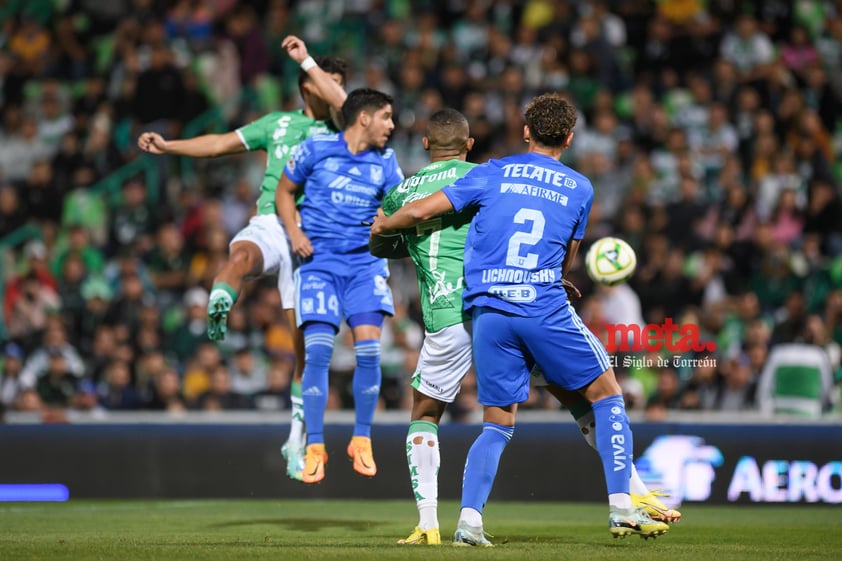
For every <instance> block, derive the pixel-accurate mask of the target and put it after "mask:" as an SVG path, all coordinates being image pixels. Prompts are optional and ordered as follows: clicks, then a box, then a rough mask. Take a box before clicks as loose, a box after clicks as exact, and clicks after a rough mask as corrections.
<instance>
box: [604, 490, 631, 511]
mask: <svg viewBox="0 0 842 561" xmlns="http://www.w3.org/2000/svg"><path fill="white" fill-rule="evenodd" d="M608 506H610V507H611V508H621V509H623V510H631V508H632V502H631V496H629V495H628V494H626V493H611V494H610V495H608Z"/></svg>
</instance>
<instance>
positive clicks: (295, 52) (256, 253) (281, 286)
mask: <svg viewBox="0 0 842 561" xmlns="http://www.w3.org/2000/svg"><path fill="white" fill-rule="evenodd" d="M281 46H282V47H283V48H284V49H285V50H286V51H287V54H289V56H290V58H292V59H293V60H294V61H295V62H297V63H298V64H299V65H300V67H301V71H300V72H299V76H298V89H299V92H300V94H301V98H302V100H303V101H304V108H303V109H300V110H298V111H290V112H286V111H272V112H271V113H268V114H266V115H264V116H263V117H261V118H259V119H257V120H256V121H253V122H251V123H249V124H247V125H244V126H242V127H240V128H238V129H237V130H234V131H230V132H226V133H223V134H204V135H200V136H196V137H193V138H185V139H176V140H166V139H165V138H163V137H162V136H161V135H159V134H158V133H154V132H144V133H142V134H141V135H140V136H139V137H138V141H137V143H138V146H139V147H140V149H141V150H144V151H145V152H149V153H151V154H173V155H177V156H189V157H192V158H208V157H217V156H225V155H229V154H239V153H242V152H246V151H255V150H262V151H264V152H266V170H265V173H264V176H263V181H262V183H261V184H260V196H259V197H258V199H257V208H256V212H255V216H253V217H252V218H251V219H250V220H249V223H248V225H247V226H246V227H245V228H243V229H242V230H240V231H239V232H238V233H237V235H235V236H234V238H233V239H232V240H231V244H230V247H229V258H228V260H227V261H226V262H225V264H224V265H223V266H222V268H221V269H220V270H219V272H217V274H216V277H214V281H213V287H212V288H211V293H210V297H209V299H208V337H210V338H211V339H213V340H214V341H219V340H222V339H224V338H225V333H226V332H227V330H228V327H227V321H228V312H229V311H230V310H231V307H232V306H233V305H234V303H235V302H236V301H237V298H238V297H239V292H240V289H241V287H242V284H243V281H244V280H246V279H250V278H256V277H259V276H261V275H271V274H277V275H278V291H279V292H280V294H281V305H282V306H283V308H284V312H285V313H286V315H287V319H288V320H289V322H290V324H294V323H295V315H294V313H293V307H294V305H293V304H294V302H293V299H294V298H293V295H294V285H293V280H292V268H293V267H292V259H291V256H290V250H289V247H288V244H287V243H286V233H285V232H284V229H283V227H282V226H281V223H280V221H279V220H278V215H277V211H276V210H275V189H276V188H277V186H278V179H279V178H280V176H281V173H282V172H283V169H284V166H285V165H286V163H287V161H288V160H289V157H290V154H291V151H292V148H293V147H295V146H296V145H298V143H299V142H301V141H302V140H304V139H305V138H307V137H309V136H312V135H314V134H319V133H325V132H330V131H332V130H338V129H337V127H336V126H335V125H334V123H333V122H332V120H333V119H332V117H333V118H335V117H336V116H337V113H338V111H339V110H341V108H342V104H343V103H344V102H345V97H346V95H345V90H344V89H343V86H344V84H345V74H346V64H345V61H343V60H342V59H338V58H335V57H317V58H315V59H314V58H313V57H311V56H310V55H309V53H308V51H307V46H306V44H305V43H304V41H302V40H301V39H299V38H298V37H296V36H295V35H288V36H287V37H285V38H284V40H283V41H282V43H281ZM336 125H340V123H336ZM292 326H293V338H294V339H295V372H294V376H293V381H292V387H291V392H290V393H291V394H292V395H291V401H292V411H291V413H292V420H291V422H290V430H289V438H288V439H287V441H286V442H285V443H284V444H283V446H282V447H281V453H282V454H283V456H284V459H286V461H287V475H289V476H290V477H291V478H293V479H301V472H302V470H303V469H304V445H305V440H304V415H303V411H302V405H301V403H302V402H301V374H302V372H303V369H304V350H303V347H304V345H303V342H302V341H301V335H300V333H299V332H298V330H297V329H295V328H294V327H295V326H294V325H292Z"/></svg>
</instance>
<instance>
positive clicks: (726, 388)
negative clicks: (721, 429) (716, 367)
mask: <svg viewBox="0 0 842 561" xmlns="http://www.w3.org/2000/svg"><path fill="white" fill-rule="evenodd" d="M722 376H723V383H722V385H721V386H720V388H719V395H718V396H717V409H718V410H719V411H746V410H751V409H754V390H755V385H756V383H757V380H753V379H752V372H751V366H750V364H749V359H748V356H746V355H745V354H743V353H741V354H740V355H739V356H737V357H736V358H732V359H728V360H726V361H725V364H724V366H723V367H722Z"/></svg>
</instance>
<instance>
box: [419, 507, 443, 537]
mask: <svg viewBox="0 0 842 561" xmlns="http://www.w3.org/2000/svg"><path fill="white" fill-rule="evenodd" d="M438 512H439V509H438V504H437V501H434V502H433V504H431V505H421V504H419V505H418V516H419V521H418V527H419V528H421V529H422V530H429V529H430V528H438V527H439V513H438Z"/></svg>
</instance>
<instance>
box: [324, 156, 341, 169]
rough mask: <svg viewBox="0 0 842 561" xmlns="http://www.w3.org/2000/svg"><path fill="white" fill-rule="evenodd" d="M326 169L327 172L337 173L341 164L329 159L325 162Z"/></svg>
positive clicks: (334, 159)
mask: <svg viewBox="0 0 842 561" xmlns="http://www.w3.org/2000/svg"><path fill="white" fill-rule="evenodd" d="M325 169H326V170H327V171H337V170H338V169H339V162H338V161H337V160H336V158H328V159H327V161H326V162H325Z"/></svg>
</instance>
